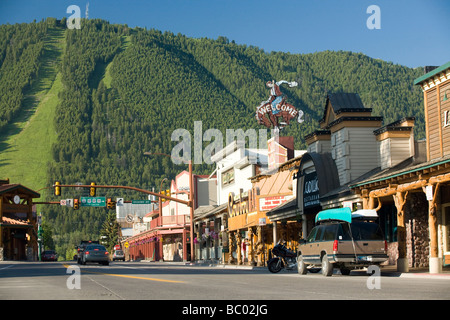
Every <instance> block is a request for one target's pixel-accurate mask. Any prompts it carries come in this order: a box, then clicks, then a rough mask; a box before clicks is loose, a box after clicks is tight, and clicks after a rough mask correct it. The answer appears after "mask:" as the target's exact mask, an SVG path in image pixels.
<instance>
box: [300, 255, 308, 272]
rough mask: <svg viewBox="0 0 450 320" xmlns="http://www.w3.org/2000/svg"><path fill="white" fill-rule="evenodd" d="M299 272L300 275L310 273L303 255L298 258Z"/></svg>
mask: <svg viewBox="0 0 450 320" xmlns="http://www.w3.org/2000/svg"><path fill="white" fill-rule="evenodd" d="M297 271H298V273H299V274H306V273H307V272H308V269H307V268H306V264H305V262H304V261H303V257H302V255H299V256H298V257H297Z"/></svg>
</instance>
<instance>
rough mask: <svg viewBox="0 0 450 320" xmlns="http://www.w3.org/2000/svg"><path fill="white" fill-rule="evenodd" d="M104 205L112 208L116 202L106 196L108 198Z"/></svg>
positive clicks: (114, 207)
mask: <svg viewBox="0 0 450 320" xmlns="http://www.w3.org/2000/svg"><path fill="white" fill-rule="evenodd" d="M106 207H107V208H108V209H109V210H114V209H116V202H115V201H112V200H111V198H108V199H107V203H106Z"/></svg>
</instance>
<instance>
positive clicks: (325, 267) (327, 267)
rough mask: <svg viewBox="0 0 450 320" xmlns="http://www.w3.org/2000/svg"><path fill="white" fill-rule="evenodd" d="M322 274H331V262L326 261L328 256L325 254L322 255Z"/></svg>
mask: <svg viewBox="0 0 450 320" xmlns="http://www.w3.org/2000/svg"><path fill="white" fill-rule="evenodd" d="M322 274H323V275H324V276H325V277H329V276H331V275H332V274H333V264H332V263H330V261H328V256H327V255H326V254H324V255H323V257H322Z"/></svg>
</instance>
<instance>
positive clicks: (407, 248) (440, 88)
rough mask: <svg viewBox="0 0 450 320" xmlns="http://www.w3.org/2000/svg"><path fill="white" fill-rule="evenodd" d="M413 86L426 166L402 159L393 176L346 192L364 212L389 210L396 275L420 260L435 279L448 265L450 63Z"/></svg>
mask: <svg viewBox="0 0 450 320" xmlns="http://www.w3.org/2000/svg"><path fill="white" fill-rule="evenodd" d="M414 84H416V85H420V86H421V88H422V90H423V94H424V111H425V112H424V114H425V121H426V161H423V162H420V161H419V162H417V161H416V163H414V162H410V163H407V162H408V161H410V160H409V159H407V160H405V161H404V162H403V163H399V164H398V165H397V168H396V170H387V171H384V172H383V171H382V172H380V173H378V174H375V175H373V176H371V177H370V178H368V179H366V180H364V181H360V182H358V183H356V184H354V185H352V186H350V187H351V188H352V190H353V191H355V192H356V193H357V194H358V195H360V196H361V197H362V198H363V207H364V208H376V209H377V210H378V212H383V211H386V208H388V207H389V206H391V207H392V208H393V209H394V210H393V212H395V220H396V221H394V222H395V228H396V234H395V235H394V236H396V238H397V239H396V240H397V243H398V259H397V268H398V270H399V271H403V272H404V271H407V270H408V269H409V267H410V266H417V264H415V263H416V262H417V260H418V259H419V255H420V254H421V255H422V258H421V260H426V261H425V264H424V265H422V266H428V267H429V271H430V273H439V272H440V271H441V270H442V267H443V266H446V265H449V264H450V123H449V118H448V116H449V113H450V101H449V99H448V97H449V94H450V62H449V63H447V64H445V65H443V66H441V67H439V68H436V69H434V70H432V71H430V72H428V73H426V74H425V75H424V76H422V77H420V78H418V79H416V80H415V81H414ZM406 127H407V126H406ZM394 131H396V130H391V133H390V134H391V136H394V133H395V134H396V135H400V136H404V137H405V138H407V135H405V132H404V131H403V132H401V133H399V132H400V130H399V131H397V132H394ZM378 134H379V135H380V136H381V135H389V133H386V134H383V133H382V132H378ZM402 164H403V166H402ZM408 164H409V165H408ZM394 169H395V168H394ZM391 204H392V205H391ZM423 257H425V259H424V258H423Z"/></svg>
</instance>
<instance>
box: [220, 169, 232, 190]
mask: <svg viewBox="0 0 450 320" xmlns="http://www.w3.org/2000/svg"><path fill="white" fill-rule="evenodd" d="M233 182H234V168H231V169H230V170H227V171H225V172H223V173H222V186H227V185H229V184H231V183H233Z"/></svg>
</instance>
